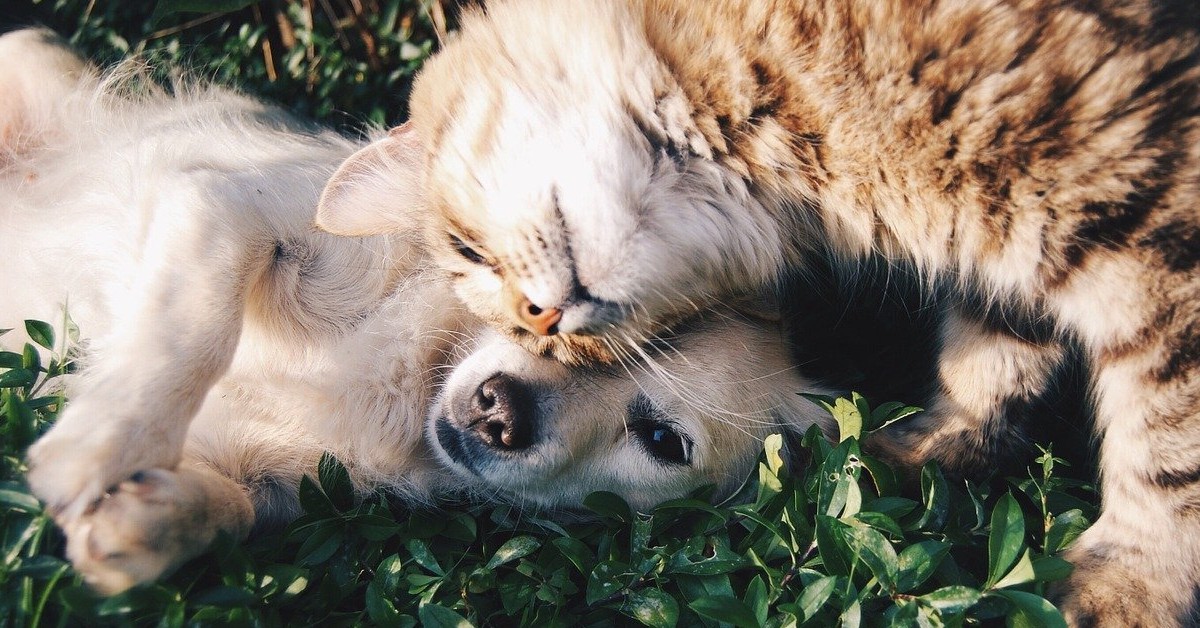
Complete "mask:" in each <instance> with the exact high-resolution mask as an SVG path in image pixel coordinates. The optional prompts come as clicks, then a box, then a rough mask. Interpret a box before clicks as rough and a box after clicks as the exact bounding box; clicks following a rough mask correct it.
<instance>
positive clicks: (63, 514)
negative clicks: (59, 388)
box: [26, 401, 182, 524]
mask: <svg viewBox="0 0 1200 628" xmlns="http://www.w3.org/2000/svg"><path fill="white" fill-rule="evenodd" d="M90 405H94V404H90ZM90 405H89V404H87V403H86V402H83V401H80V402H73V403H72V404H71V405H69V406H68V407H67V409H66V410H64V411H63V414H62V416H61V417H60V418H59V420H58V422H57V423H56V424H55V426H54V427H53V428H52V429H51V430H50V431H49V432H48V433H47V434H46V435H45V436H43V437H42V438H41V439H40V440H38V441H37V442H36V443H34V444H33V446H31V447H30V448H29V451H28V453H27V455H26V461H27V462H28V464H29V473H28V475H27V477H28V481H29V487H30V489H31V490H32V491H33V494H34V495H36V496H37V497H38V498H39V499H41V500H42V502H43V503H44V504H45V505H46V510H47V511H48V512H49V513H50V514H51V515H52V516H53V517H54V518H55V520H56V521H58V522H59V523H60V524H65V523H67V522H70V521H73V520H75V519H77V518H79V516H80V515H81V514H82V513H83V512H85V511H87V510H89V509H91V508H93V507H94V506H95V505H96V503H97V501H98V500H99V499H101V497H103V496H104V495H105V494H106V493H107V492H110V491H111V490H112V489H113V487H115V486H116V485H117V484H118V483H120V482H122V481H124V480H125V479H126V478H129V477H130V476H131V475H133V474H134V473H135V472H136V471H138V470H139V469H151V468H173V467H175V466H176V465H177V464H178V463H179V459H180V456H181V451H182V443H176V442H173V441H172V440H171V439H170V438H166V437H165V435H164V434H159V433H157V432H161V431H162V430H157V432H156V430H155V429H154V424H153V422H152V421H151V420H150V419H148V418H142V419H137V420H122V419H120V418H118V417H116V416H113V415H111V414H110V415H109V416H107V417H104V415H103V414H98V413H94V412H89V411H88V408H89V407H90ZM95 416H102V417H104V418H103V420H96V419H95V418H94V417H95Z"/></svg>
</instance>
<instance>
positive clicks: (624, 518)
mask: <svg viewBox="0 0 1200 628" xmlns="http://www.w3.org/2000/svg"><path fill="white" fill-rule="evenodd" d="M583 505H584V506H585V507H586V508H587V509H588V510H591V511H592V512H594V513H596V514H598V515H600V516H601V517H607V518H609V519H616V520H617V521H620V522H622V523H629V522H630V521H633V511H632V510H630V508H629V504H627V503H626V502H625V500H624V498H622V497H621V496H620V495H617V494H616V493H610V492H608V491H596V492H595V493H592V494H590V495H588V496H587V497H584V498H583Z"/></svg>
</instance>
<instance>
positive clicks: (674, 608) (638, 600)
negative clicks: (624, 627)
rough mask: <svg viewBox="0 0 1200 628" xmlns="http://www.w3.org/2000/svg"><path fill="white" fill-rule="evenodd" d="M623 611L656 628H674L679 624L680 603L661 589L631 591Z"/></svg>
mask: <svg viewBox="0 0 1200 628" xmlns="http://www.w3.org/2000/svg"><path fill="white" fill-rule="evenodd" d="M621 610H622V611H624V612H625V613H626V614H627V615H629V616H630V617H632V618H634V619H636V620H638V621H640V622H642V624H644V625H646V626H653V627H654V628H672V627H673V626H675V624H676V623H678V622H679V603H678V602H676V601H675V598H673V597H671V596H670V595H667V594H666V593H663V592H662V591H661V590H659V589H644V590H641V591H631V592H630V593H629V596H628V597H627V598H626V599H625V605H624V606H623V607H621Z"/></svg>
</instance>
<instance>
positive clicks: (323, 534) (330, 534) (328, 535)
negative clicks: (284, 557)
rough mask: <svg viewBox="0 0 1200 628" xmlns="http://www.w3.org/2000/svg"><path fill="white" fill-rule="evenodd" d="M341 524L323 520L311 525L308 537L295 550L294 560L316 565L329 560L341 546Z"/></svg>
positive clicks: (302, 563)
mask: <svg viewBox="0 0 1200 628" xmlns="http://www.w3.org/2000/svg"><path fill="white" fill-rule="evenodd" d="M343 541H344V538H343V536H342V525H341V522H338V521H323V522H321V523H320V524H318V525H316V526H315V527H313V529H312V531H311V533H310V534H309V536H308V538H307V539H305V540H304V542H303V543H301V544H300V549H298V550H296V562H297V563H299V564H301V565H317V564H320V563H323V562H325V561H327V560H329V558H330V557H332V556H333V554H334V552H336V551H338V549H339V548H340V547H341V546H342V542H343Z"/></svg>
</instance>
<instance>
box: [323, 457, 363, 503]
mask: <svg viewBox="0 0 1200 628" xmlns="http://www.w3.org/2000/svg"><path fill="white" fill-rule="evenodd" d="M317 480H318V481H319V482H320V483H321V490H322V491H324V492H325V495H326V496H327V497H329V501H330V502H331V503H332V504H333V507H334V508H335V509H337V511H338V512H345V511H347V510H349V509H350V508H352V507H354V485H353V484H351V483H350V473H349V472H348V471H346V467H345V466H344V465H343V464H342V463H341V461H340V460H338V459H337V458H335V457H334V456H333V454H331V453H329V452H325V453H323V454H321V460H320V461H319V462H318V463H317Z"/></svg>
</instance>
